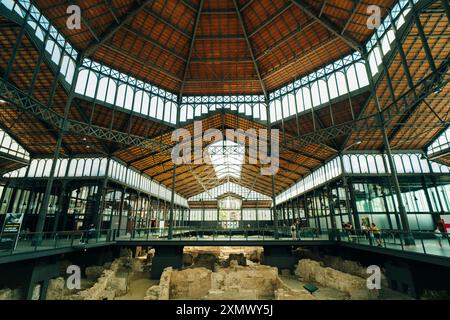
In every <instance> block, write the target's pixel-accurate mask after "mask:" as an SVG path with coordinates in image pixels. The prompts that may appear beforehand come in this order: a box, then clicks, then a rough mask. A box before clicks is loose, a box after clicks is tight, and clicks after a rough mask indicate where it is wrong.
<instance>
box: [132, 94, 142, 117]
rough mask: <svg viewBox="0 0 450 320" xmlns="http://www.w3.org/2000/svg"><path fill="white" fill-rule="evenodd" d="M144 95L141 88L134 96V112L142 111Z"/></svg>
mask: <svg viewBox="0 0 450 320" xmlns="http://www.w3.org/2000/svg"><path fill="white" fill-rule="evenodd" d="M143 96H144V92H143V91H141V90H140V91H138V92H136V94H135V96H134V103H133V111H134V112H138V113H141V108H142V99H143Z"/></svg>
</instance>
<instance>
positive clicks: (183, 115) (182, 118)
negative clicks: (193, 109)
mask: <svg viewBox="0 0 450 320" xmlns="http://www.w3.org/2000/svg"><path fill="white" fill-rule="evenodd" d="M186 120H187V106H186V105H183V106H182V107H181V109H180V122H185V121H186Z"/></svg>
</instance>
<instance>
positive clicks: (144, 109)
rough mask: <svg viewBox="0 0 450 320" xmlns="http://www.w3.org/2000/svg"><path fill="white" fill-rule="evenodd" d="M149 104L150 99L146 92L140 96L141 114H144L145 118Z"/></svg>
mask: <svg viewBox="0 0 450 320" xmlns="http://www.w3.org/2000/svg"><path fill="white" fill-rule="evenodd" d="M149 104H150V97H149V96H148V94H147V92H144V93H143V96H142V109H141V113H142V114H145V115H146V116H148V111H149Z"/></svg>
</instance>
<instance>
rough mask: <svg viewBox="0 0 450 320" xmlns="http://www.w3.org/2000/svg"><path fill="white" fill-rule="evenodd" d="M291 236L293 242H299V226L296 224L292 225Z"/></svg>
mask: <svg viewBox="0 0 450 320" xmlns="http://www.w3.org/2000/svg"><path fill="white" fill-rule="evenodd" d="M291 235H292V240H297V226H296V225H295V223H293V224H292V225H291Z"/></svg>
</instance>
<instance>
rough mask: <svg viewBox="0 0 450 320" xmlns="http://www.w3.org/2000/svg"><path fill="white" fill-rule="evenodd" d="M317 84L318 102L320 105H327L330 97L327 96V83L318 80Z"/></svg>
mask: <svg viewBox="0 0 450 320" xmlns="http://www.w3.org/2000/svg"><path fill="white" fill-rule="evenodd" d="M317 82H318V84H319V92H320V101H321V102H322V103H327V102H328V101H330V97H329V95H328V87H327V83H326V81H324V80H319V81H317Z"/></svg>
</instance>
